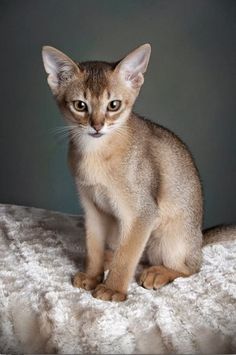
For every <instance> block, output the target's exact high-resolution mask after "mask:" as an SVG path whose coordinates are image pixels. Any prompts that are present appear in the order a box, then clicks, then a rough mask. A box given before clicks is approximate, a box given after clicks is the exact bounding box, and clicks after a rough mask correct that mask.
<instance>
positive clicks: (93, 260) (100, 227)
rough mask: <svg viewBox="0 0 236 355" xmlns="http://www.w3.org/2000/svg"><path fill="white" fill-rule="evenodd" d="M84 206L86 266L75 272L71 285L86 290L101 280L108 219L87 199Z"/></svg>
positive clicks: (92, 287)
mask: <svg viewBox="0 0 236 355" xmlns="http://www.w3.org/2000/svg"><path fill="white" fill-rule="evenodd" d="M84 207H85V230H86V252H87V255H86V268H85V272H77V273H76V274H75V276H74V278H73V285H74V286H75V287H79V288H84V289H86V290H93V289H95V287H96V286H97V285H98V284H99V283H100V282H102V280H103V274H104V243H105V237H106V231H107V227H108V226H107V223H108V219H107V217H106V215H105V214H104V213H103V212H102V211H100V210H99V209H97V208H96V206H95V205H94V203H93V202H92V201H90V200H89V199H86V203H84Z"/></svg>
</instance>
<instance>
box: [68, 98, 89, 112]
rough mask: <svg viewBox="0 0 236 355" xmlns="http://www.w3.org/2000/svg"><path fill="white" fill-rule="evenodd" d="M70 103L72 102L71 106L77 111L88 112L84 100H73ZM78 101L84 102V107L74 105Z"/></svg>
mask: <svg viewBox="0 0 236 355" xmlns="http://www.w3.org/2000/svg"><path fill="white" fill-rule="evenodd" d="M72 103H73V108H74V109H75V111H77V112H88V105H87V104H86V102H84V101H82V100H74V101H72ZM78 103H82V104H84V107H77V106H76V105H77V104H78Z"/></svg>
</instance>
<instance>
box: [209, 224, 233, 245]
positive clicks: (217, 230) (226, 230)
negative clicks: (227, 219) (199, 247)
mask: <svg viewBox="0 0 236 355" xmlns="http://www.w3.org/2000/svg"><path fill="white" fill-rule="evenodd" d="M228 240H236V225H228V226H223V225H222V226H216V227H213V228H209V229H205V230H204V231H203V246H205V245H207V244H215V243H219V242H225V241H228Z"/></svg>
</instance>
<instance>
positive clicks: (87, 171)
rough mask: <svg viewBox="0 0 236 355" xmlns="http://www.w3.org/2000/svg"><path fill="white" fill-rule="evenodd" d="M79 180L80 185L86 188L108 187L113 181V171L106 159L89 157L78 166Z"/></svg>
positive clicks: (85, 157) (96, 156) (83, 159)
mask: <svg viewBox="0 0 236 355" xmlns="http://www.w3.org/2000/svg"><path fill="white" fill-rule="evenodd" d="M78 178H79V183H80V184H81V185H84V186H91V187H92V186H93V187H96V186H98V185H101V186H107V185H108V184H110V183H111V181H112V171H111V168H110V165H109V164H107V162H106V160H105V159H104V158H102V157H100V156H98V155H88V156H84V157H83V158H82V159H81V160H80V162H79V164H78Z"/></svg>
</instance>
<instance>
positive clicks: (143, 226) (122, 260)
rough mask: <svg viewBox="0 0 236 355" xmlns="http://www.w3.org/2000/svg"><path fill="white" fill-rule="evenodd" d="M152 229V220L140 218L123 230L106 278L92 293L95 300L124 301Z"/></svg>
mask: <svg viewBox="0 0 236 355" xmlns="http://www.w3.org/2000/svg"><path fill="white" fill-rule="evenodd" d="M152 229H153V218H150V216H149V217H140V218H136V219H135V220H133V222H132V223H131V224H130V225H129V226H126V227H125V228H123V230H122V235H121V237H120V245H119V247H118V248H117V250H116V252H115V254H114V258H113V261H112V264H111V269H110V271H109V274H108V277H107V279H106V281H105V282H104V283H103V284H100V285H98V286H97V287H96V289H95V290H94V292H93V296H94V297H95V298H99V299H101V300H104V301H124V300H125V299H126V295H127V289H128V285H129V282H130V281H131V279H132V277H133V275H134V271H135V268H136V266H137V263H138V261H139V259H140V257H141V255H142V253H143V250H144V248H145V245H146V243H147V240H148V238H149V236H150V233H151V231H152Z"/></svg>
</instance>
